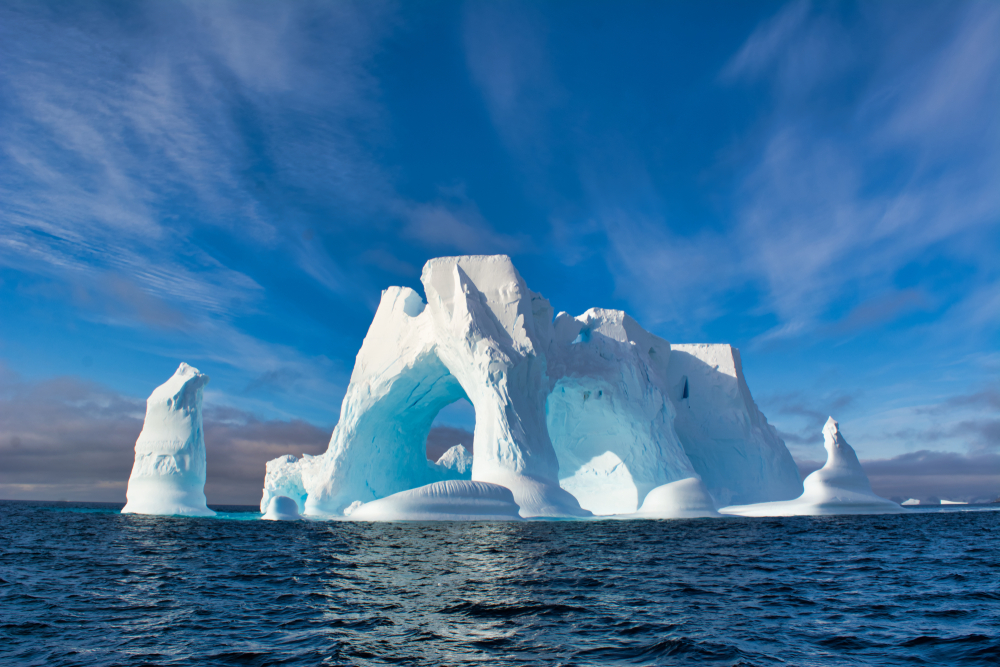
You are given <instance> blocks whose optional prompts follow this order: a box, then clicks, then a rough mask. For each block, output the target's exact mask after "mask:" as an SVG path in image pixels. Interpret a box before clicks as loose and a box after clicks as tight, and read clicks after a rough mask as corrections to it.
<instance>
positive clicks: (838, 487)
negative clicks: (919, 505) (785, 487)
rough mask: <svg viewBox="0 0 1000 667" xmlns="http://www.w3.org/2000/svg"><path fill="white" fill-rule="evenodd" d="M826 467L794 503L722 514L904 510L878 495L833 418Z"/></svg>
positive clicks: (826, 430) (807, 481)
mask: <svg viewBox="0 0 1000 667" xmlns="http://www.w3.org/2000/svg"><path fill="white" fill-rule="evenodd" d="M823 439H824V446H825V447H826V454H827V459H826V465H824V466H823V467H822V468H820V469H819V470H817V471H816V472H814V473H812V474H811V475H809V476H808V477H806V479H805V482H803V486H804V488H805V491H804V492H803V493H802V495H801V496H799V497H798V498H796V499H795V500H787V501H780V502H771V503H758V504H754V505H734V506H730V507H724V508H722V509H721V510H719V511H720V512H721V513H722V514H730V515H736V516H799V515H824V514H893V513H898V512H901V511H902V508H901V507H900V506H899V505H897V504H896V503H894V502H892V501H891V500H886V499H885V498H882V497H881V496H877V495H875V493H874V492H873V491H872V487H871V484H870V483H869V481H868V475H866V474H865V471H864V469H863V468H862V467H861V462H860V461H858V456H857V454H855V453H854V449H853V448H852V447H851V446H850V445H849V444H847V441H846V440H844V436H843V435H842V434H841V433H840V426H839V424H837V422H836V421H835V420H834V419H833V417H830V418H829V419H828V420H827V422H826V426H824V427H823Z"/></svg>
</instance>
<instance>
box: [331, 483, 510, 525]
mask: <svg viewBox="0 0 1000 667" xmlns="http://www.w3.org/2000/svg"><path fill="white" fill-rule="evenodd" d="M349 516H350V518H351V519H353V520H356V521H519V520H520V519H521V515H520V508H519V507H518V506H517V503H515V502H514V494H512V493H511V492H510V489H508V488H506V487H504V486H500V485H499V484H490V483H488V482H471V481H467V480H450V481H447V482H436V483H434V484H428V485H427V486H421V487H419V488H416V489H410V490H409V491H401V492H400V493H395V494H393V495H391V496H388V497H387V498H381V499H379V500H373V501H372V502H370V503H365V504H364V505H361V506H360V507H357V508H354V509H353V511H352V512H351V513H350V515H349Z"/></svg>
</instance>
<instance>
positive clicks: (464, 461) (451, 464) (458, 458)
mask: <svg viewBox="0 0 1000 667" xmlns="http://www.w3.org/2000/svg"><path fill="white" fill-rule="evenodd" d="M437 464H438V465H439V466H441V467H443V468H448V469H449V470H453V471H454V472H456V473H458V474H459V475H466V474H468V475H471V474H472V454H470V453H469V450H468V449H466V448H465V446H464V445H455V446H454V447H452V448H450V449H449V450H448V451H446V452H445V453H444V454H442V455H441V458H439V459H438V460H437Z"/></svg>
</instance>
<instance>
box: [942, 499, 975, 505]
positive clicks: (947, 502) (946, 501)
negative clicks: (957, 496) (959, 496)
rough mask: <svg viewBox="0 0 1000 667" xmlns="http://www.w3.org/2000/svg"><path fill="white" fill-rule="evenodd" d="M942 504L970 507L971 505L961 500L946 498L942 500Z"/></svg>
mask: <svg viewBox="0 0 1000 667" xmlns="http://www.w3.org/2000/svg"><path fill="white" fill-rule="evenodd" d="M941 504H942V505H968V504H969V503H967V502H964V501H961V500H945V499H944V498H942V499H941Z"/></svg>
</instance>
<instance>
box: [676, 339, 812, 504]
mask: <svg viewBox="0 0 1000 667" xmlns="http://www.w3.org/2000/svg"><path fill="white" fill-rule="evenodd" d="M667 383H668V384H669V386H670V392H669V393H670V398H671V402H672V404H673V406H674V409H675V411H676V419H675V420H674V429H675V430H676V432H677V435H678V437H679V438H680V440H681V442H682V443H683V446H684V451H685V452H686V453H687V455H688V458H689V459H690V461H691V465H692V466H693V467H694V469H695V470H696V471H697V473H698V474H699V475H700V476H701V479H702V480H703V481H704V482H705V485H706V486H707V487H708V490H709V492H710V493H711V494H712V496H713V497H714V498H715V500H716V502H717V503H719V504H720V505H729V504H737V503H738V504H747V503H759V502H766V501H771V500H787V499H790V498H795V497H797V496H799V494H801V493H802V481H801V477H800V476H799V471H798V467H797V466H796V465H795V461H794V460H793V459H792V455H791V454H790V453H789V451H788V448H787V447H785V443H784V441H782V439H781V438H780V437H779V436H778V433H777V431H775V429H774V427H773V426H771V425H770V424H768V423H767V418H766V417H764V415H763V414H762V413H761V412H760V410H758V409H757V405H756V403H754V400H753V397H752V396H751V395H750V388H749V387H748V386H747V383H746V379H745V378H744V377H743V366H742V363H741V362H740V353H739V350H737V349H736V348H734V347H732V346H730V345H678V344H674V345H672V346H671V353H670V363H669V364H668V368H667Z"/></svg>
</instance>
